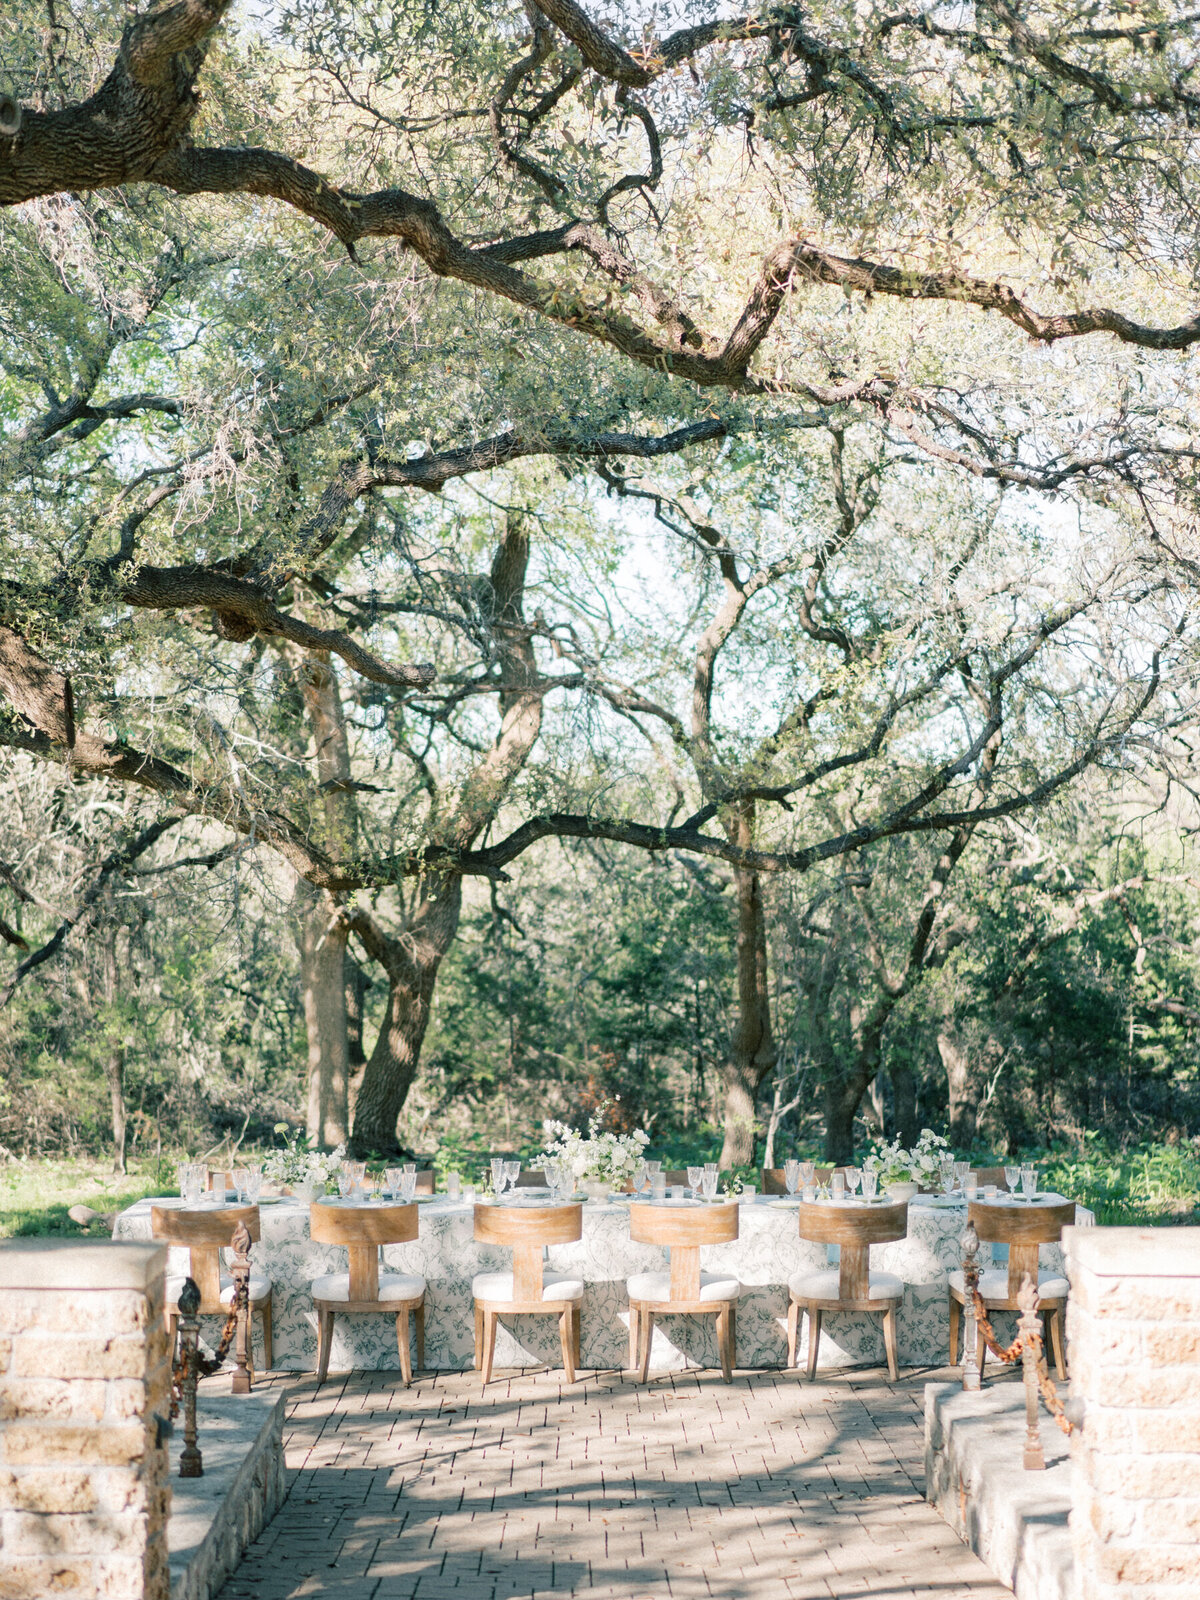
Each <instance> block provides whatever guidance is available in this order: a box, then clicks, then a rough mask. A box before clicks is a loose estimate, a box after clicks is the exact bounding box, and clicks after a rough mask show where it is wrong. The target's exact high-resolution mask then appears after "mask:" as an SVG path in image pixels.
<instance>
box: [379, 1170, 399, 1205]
mask: <svg viewBox="0 0 1200 1600" xmlns="http://www.w3.org/2000/svg"><path fill="white" fill-rule="evenodd" d="M403 1177H404V1168H403V1167H385V1168H384V1169H383V1187H384V1193H385V1194H387V1195H389V1196H390V1197H391V1198H392V1199H393V1200H394V1199H395V1198H396V1196H397V1195H398V1194H399V1193H400V1180H401V1179H402V1178H403Z"/></svg>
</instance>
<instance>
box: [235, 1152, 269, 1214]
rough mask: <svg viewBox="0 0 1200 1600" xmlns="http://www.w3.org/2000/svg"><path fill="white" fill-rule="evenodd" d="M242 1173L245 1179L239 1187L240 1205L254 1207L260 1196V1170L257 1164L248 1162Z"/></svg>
mask: <svg viewBox="0 0 1200 1600" xmlns="http://www.w3.org/2000/svg"><path fill="white" fill-rule="evenodd" d="M244 1171H245V1179H244V1181H243V1182H242V1183H241V1184H240V1185H239V1188H240V1190H241V1195H242V1203H243V1204H244V1205H248V1206H256V1205H257V1204H258V1202H259V1199H260V1198H261V1196H262V1182H263V1174H262V1168H261V1167H260V1166H259V1165H258V1163H257V1162H248V1163H247V1165H246V1167H245V1169H244Z"/></svg>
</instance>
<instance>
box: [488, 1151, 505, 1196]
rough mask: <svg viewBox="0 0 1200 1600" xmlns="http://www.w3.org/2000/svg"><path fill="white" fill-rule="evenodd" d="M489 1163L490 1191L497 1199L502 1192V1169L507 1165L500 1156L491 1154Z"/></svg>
mask: <svg viewBox="0 0 1200 1600" xmlns="http://www.w3.org/2000/svg"><path fill="white" fill-rule="evenodd" d="M491 1165H492V1193H493V1194H494V1195H495V1196H496V1199H497V1200H499V1198H500V1196H501V1195H502V1194H503V1193H504V1169H505V1167H506V1166H507V1162H506V1161H504V1160H503V1159H502V1158H501V1157H500V1156H493V1158H492V1163H491Z"/></svg>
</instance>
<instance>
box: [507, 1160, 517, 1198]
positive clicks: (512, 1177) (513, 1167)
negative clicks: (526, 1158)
mask: <svg viewBox="0 0 1200 1600" xmlns="http://www.w3.org/2000/svg"><path fill="white" fill-rule="evenodd" d="M520 1176H521V1163H520V1162H519V1161H506V1162H505V1163H504V1178H505V1181H506V1182H507V1184H508V1187H509V1188H510V1189H512V1190H514V1191H515V1190H516V1187H517V1179H518V1178H519V1177H520Z"/></svg>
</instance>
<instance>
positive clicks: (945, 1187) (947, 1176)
mask: <svg viewBox="0 0 1200 1600" xmlns="http://www.w3.org/2000/svg"><path fill="white" fill-rule="evenodd" d="M938 1182H939V1184H940V1185H941V1189H942V1193H943V1194H953V1193H954V1157H953V1156H943V1157H942V1159H941V1160H940V1161H939V1162H938Z"/></svg>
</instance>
